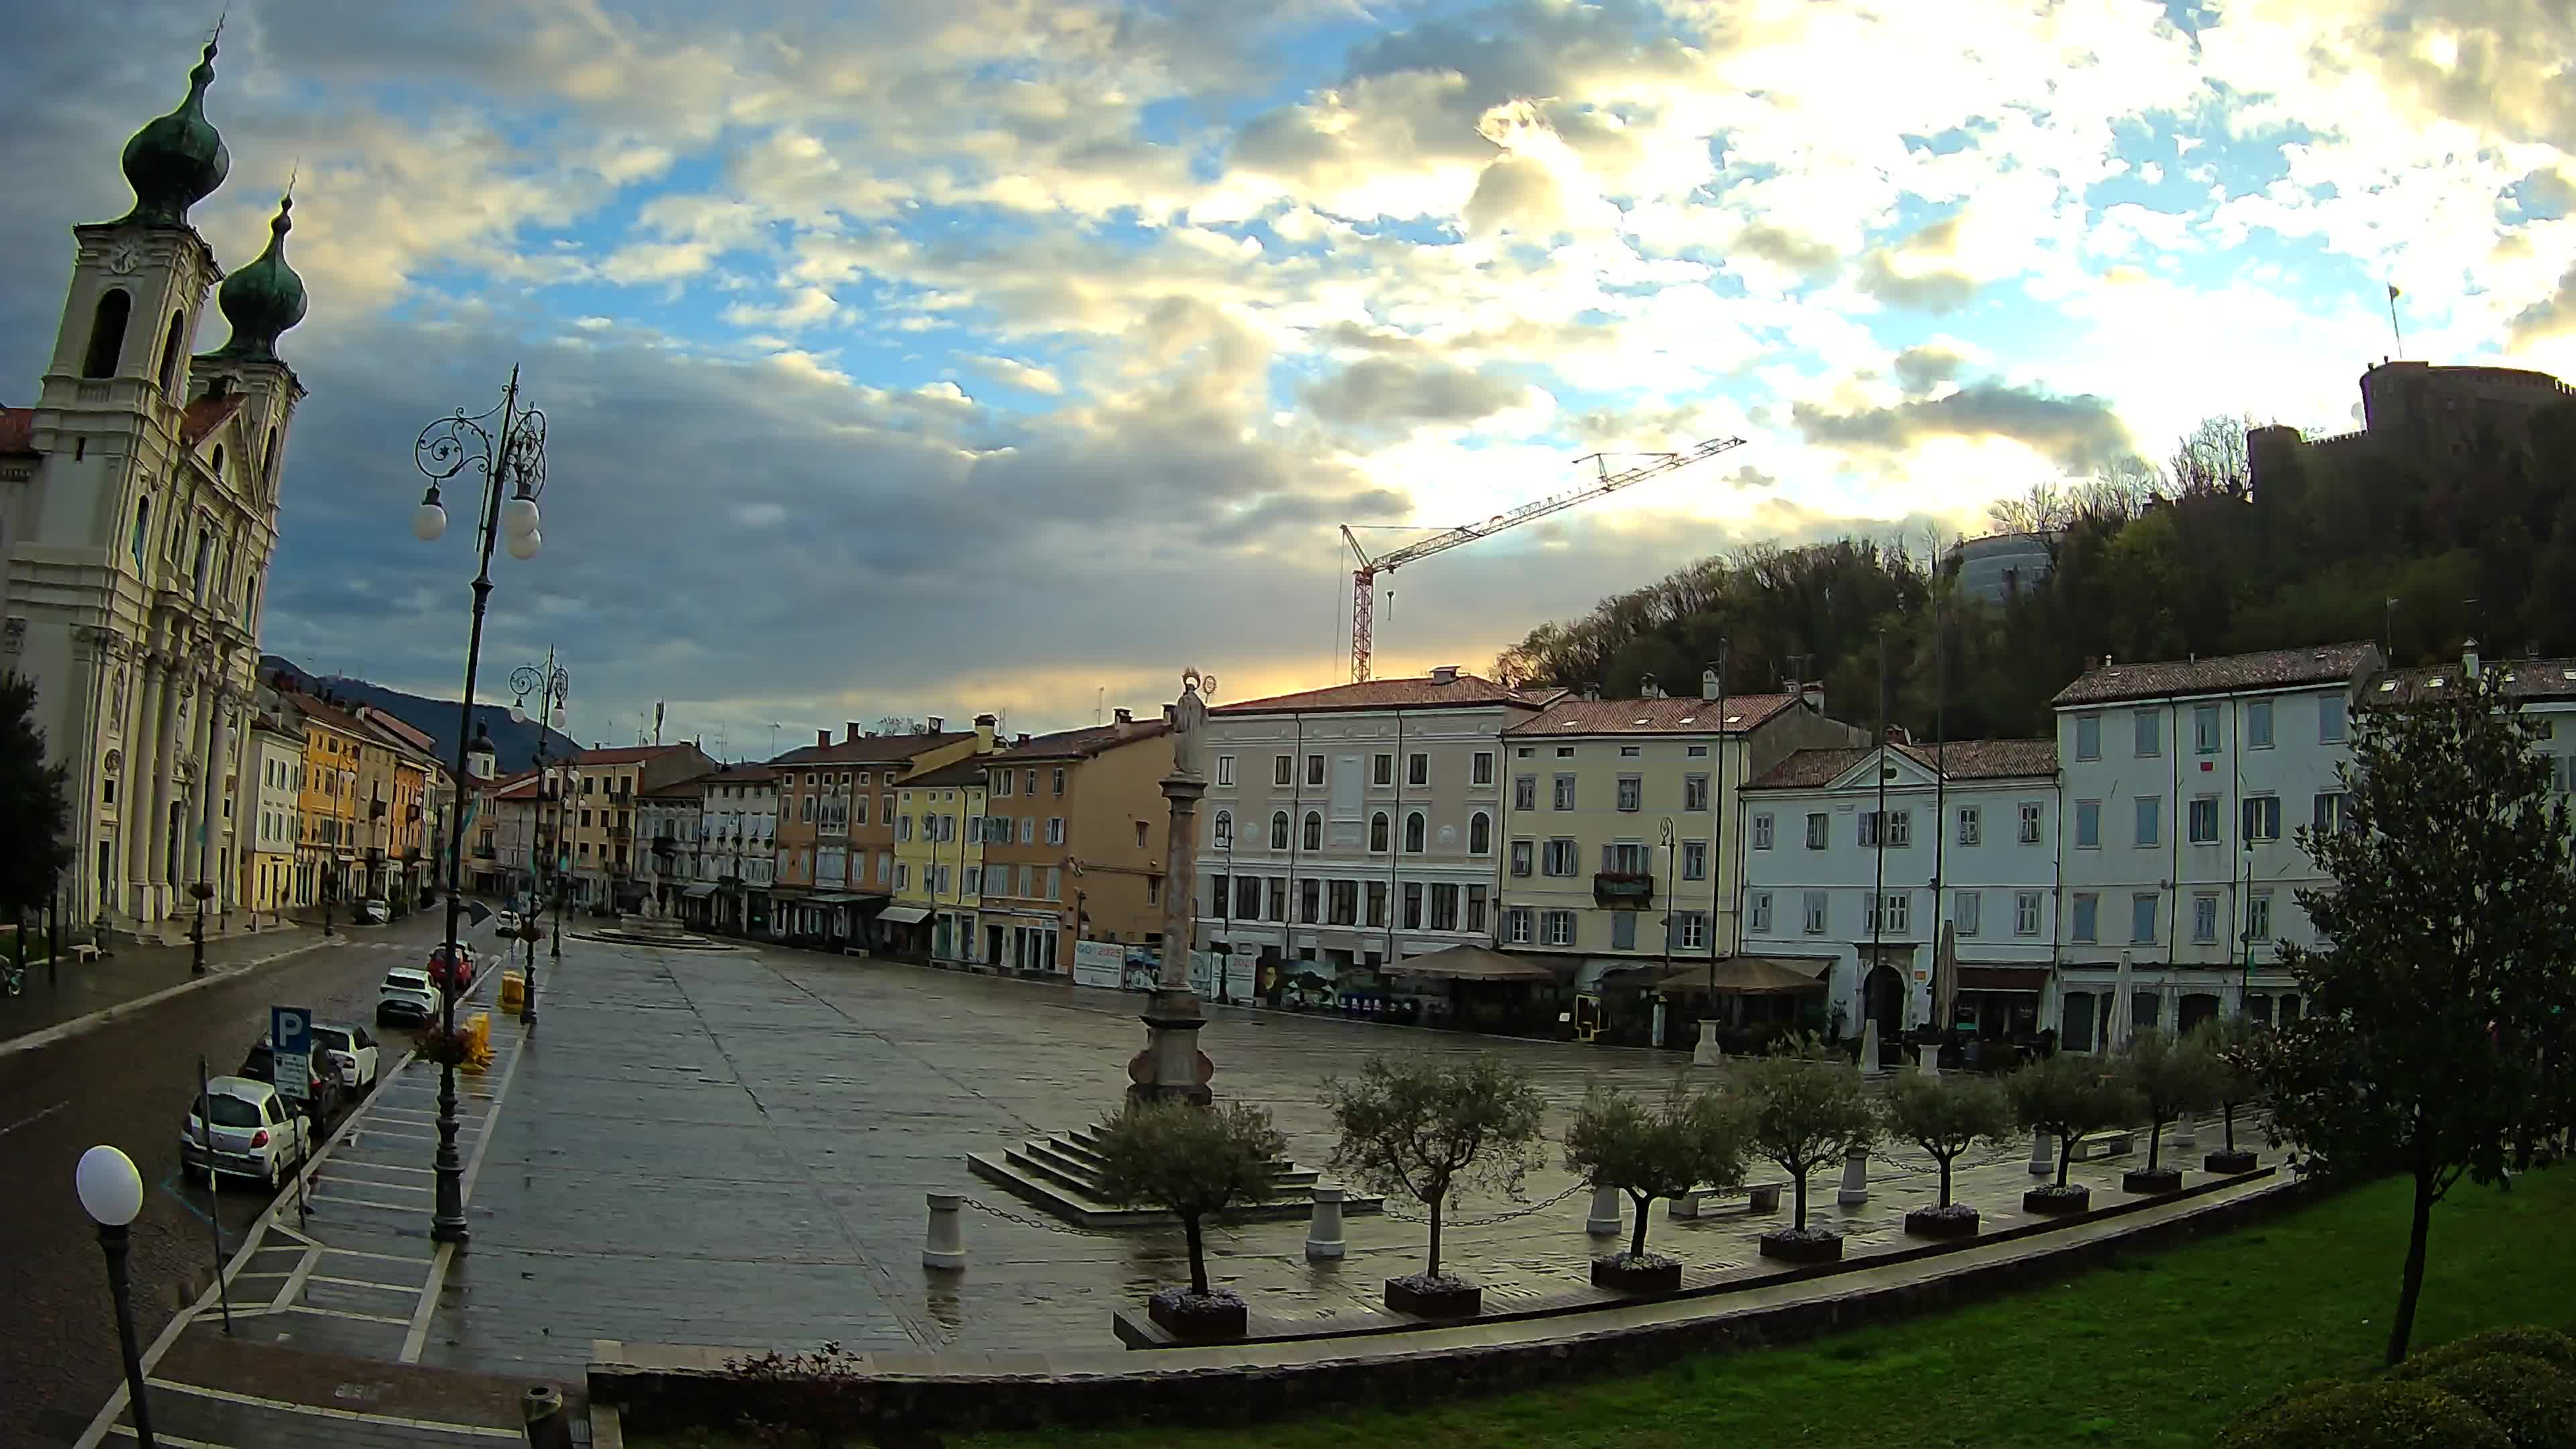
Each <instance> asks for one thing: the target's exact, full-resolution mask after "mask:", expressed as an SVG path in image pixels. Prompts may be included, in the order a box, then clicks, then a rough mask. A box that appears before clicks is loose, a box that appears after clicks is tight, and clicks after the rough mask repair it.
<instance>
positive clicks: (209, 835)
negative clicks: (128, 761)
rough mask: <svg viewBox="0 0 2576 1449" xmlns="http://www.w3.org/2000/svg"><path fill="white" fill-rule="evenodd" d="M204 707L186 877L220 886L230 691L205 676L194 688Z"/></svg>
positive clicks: (230, 702)
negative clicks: (194, 834)
mask: <svg viewBox="0 0 2576 1449" xmlns="http://www.w3.org/2000/svg"><path fill="white" fill-rule="evenodd" d="M198 693H199V697H200V698H201V699H203V700H204V701H205V708H204V709H202V710H200V711H199V712H198V717H197V737H196V747H197V754H196V757H195V758H196V760H197V838H196V840H195V841H194V842H192V846H193V848H192V849H191V850H190V851H189V852H188V879H189V880H191V881H198V880H202V881H205V882H207V883H208V884H211V885H216V886H220V885H221V884H222V883H223V878H224V873H223V871H222V869H221V868H220V867H219V866H218V865H217V863H216V861H215V856H216V855H217V854H218V853H220V852H221V851H222V850H223V845H224V842H223V828H224V806H223V795H224V738H225V736H226V735H227V734H228V733H229V731H230V726H231V724H232V718H231V716H232V708H233V706H232V701H231V700H230V699H228V698H226V695H227V694H229V693H230V691H228V690H227V689H226V688H225V687H224V686H223V685H222V684H220V683H218V682H216V681H215V680H213V679H208V680H207V681H206V682H205V684H204V685H203V686H202V687H201V688H200V689H199V691H198Z"/></svg>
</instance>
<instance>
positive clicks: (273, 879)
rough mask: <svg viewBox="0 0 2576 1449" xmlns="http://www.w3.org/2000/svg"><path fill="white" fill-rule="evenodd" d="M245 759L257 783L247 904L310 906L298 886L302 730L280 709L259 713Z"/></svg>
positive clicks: (245, 882) (245, 879)
mask: <svg viewBox="0 0 2576 1449" xmlns="http://www.w3.org/2000/svg"><path fill="white" fill-rule="evenodd" d="M243 763H245V764H247V765H248V766H249V767H250V776H251V781H252V787H251V807H250V808H251V822H250V844H249V846H248V847H247V848H245V850H244V851H243V854H244V855H245V856H246V857H247V860H246V861H245V862H244V870H243V872H242V877H241V879H242V903H243V904H244V905H246V906H248V907H249V908H250V909H251V910H253V911H268V912H284V911H288V910H293V909H297V908H299V907H302V906H307V905H310V904H312V902H310V901H307V900H304V899H302V898H301V897H300V896H299V895H298V893H297V891H296V870H295V847H296V843H297V842H298V841H300V840H302V839H303V838H304V809H303V800H302V796H303V792H304V734H303V731H302V729H301V728H300V727H298V726H296V725H291V724H289V723H288V722H287V721H286V720H285V719H284V718H283V717H282V716H281V715H279V714H275V713H271V712H268V711H261V712H259V713H258V714H257V715H256V716H254V717H253V719H252V722H251V729H250V748H249V753H248V756H247V758H246V759H245V760H244V762H243ZM237 833H238V832H237Z"/></svg>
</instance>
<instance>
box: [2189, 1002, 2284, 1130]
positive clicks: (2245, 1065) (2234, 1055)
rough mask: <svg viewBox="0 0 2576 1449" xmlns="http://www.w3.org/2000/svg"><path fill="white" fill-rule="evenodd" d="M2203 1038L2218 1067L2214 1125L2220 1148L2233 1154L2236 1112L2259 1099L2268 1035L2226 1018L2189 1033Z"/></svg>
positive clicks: (2240, 1019) (2242, 1021)
mask: <svg viewBox="0 0 2576 1449" xmlns="http://www.w3.org/2000/svg"><path fill="white" fill-rule="evenodd" d="M2193 1034H2194V1035H2196V1036H2199V1037H2201V1038H2203V1043H2202V1044H2203V1045H2204V1046H2205V1047H2206V1048H2207V1049H2208V1052H2209V1055H2210V1057H2211V1059H2212V1060H2214V1061H2216V1062H2217V1063H2218V1122H2219V1131H2220V1133H2221V1137H2222V1146H2223V1147H2224V1149H2225V1150H2226V1151H2227V1152H2229V1153H2231V1154H2232V1153H2234V1152H2235V1151H2236V1109H2238V1108H2239V1107H2242V1106H2244V1105H2245V1104H2246V1103H2248V1102H2251V1101H2253V1100H2254V1099H2255V1098H2256V1097H2258V1096H2260V1095H2261V1094H2262V1091H2263V1081H2262V1076H2261V1066H2262V1061H2263V1057H2264V1054H2265V1053H2266V1052H2268V1051H2269V1050H2270V1049H2271V1040H2270V1036H2269V1034H2268V1033H2266V1032H2264V1031H2263V1030H2262V1029H2261V1028H2259V1027H2257V1026H2255V1025H2254V1023H2253V1022H2252V1021H2250V1020H2248V1019H2247V1018H2245V1017H2241V1016H2227V1017H2221V1018H2219V1019H2218V1020H2216V1021H2212V1022H2208V1023H2206V1024H2204V1025H2202V1026H2200V1027H2198V1028H2196V1029H2195V1030H2194V1032H2193Z"/></svg>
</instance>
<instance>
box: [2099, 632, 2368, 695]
mask: <svg viewBox="0 0 2576 1449" xmlns="http://www.w3.org/2000/svg"><path fill="white" fill-rule="evenodd" d="M2380 663H2381V660H2380V657H2379V646H2378V645H2376V644H2372V643H2368V642H2363V643H2359V644H2320V645H2310V646H2306V647H2303V648H2298V649H2266V650H2264V651H2262V652H2261V653H2259V654H2225V655H2219V656H2216V657H2214V658H2209V659H2167V660H2159V661H2156V662H2154V663H2148V664H2126V663H2120V664H2105V665H2103V666H2101V667H2100V668H2098V669H2094V670H2092V671H2091V672H2089V673H2086V674H2083V675H2081V676H2079V677H2077V679H2076V681H2075V682H2074V683H2073V684H2070V685H2068V686H2066V687H2065V688H2064V689H2061V690H2059V691H2058V692H2057V698H2056V699H2055V700H2053V701H2051V702H2052V703H2054V704H2055V705H2056V706H2057V707H2058V708H2060V709H2064V708H2067V707H2068V706H2071V705H2084V704H2108V703H2111V702H2113V701H2117V700H2126V699H2160V698H2163V697H2164V696H2166V695H2175V694H2228V693H2233V692H2236V691H2239V690H2250V689H2285V688H2289V687H2291V686H2294V685H2301V684H2327V683H2331V682H2332V681H2334V680H2338V679H2350V678H2352V677H2353V676H2354V675H2356V674H2359V673H2362V672H2364V671H2366V670H2372V669H2376V668H2378V667H2379V665H2380Z"/></svg>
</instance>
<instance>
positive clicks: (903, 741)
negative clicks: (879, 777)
mask: <svg viewBox="0 0 2576 1449" xmlns="http://www.w3.org/2000/svg"><path fill="white" fill-rule="evenodd" d="M973 738H975V732H974V731H972V730H950V731H948V732H946V733H945V734H936V735H861V736H859V737H858V738H857V739H855V740H843V741H841V742H840V743H838V744H831V745H807V746H805V747H804V748H802V749H794V750H789V751H788V752H787V753H785V754H783V755H780V756H779V757H778V758H776V759H774V760H771V761H770V762H769V763H770V764H771V765H773V766H787V765H794V766H804V765H868V764H884V763H887V762H889V761H900V760H909V759H911V758H912V757H913V756H915V755H922V754H928V753H929V752H930V751H932V750H936V749H940V748H942V747H944V746H948V745H953V744H955V743H957V742H958V741H959V740H971V739H973Z"/></svg>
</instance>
